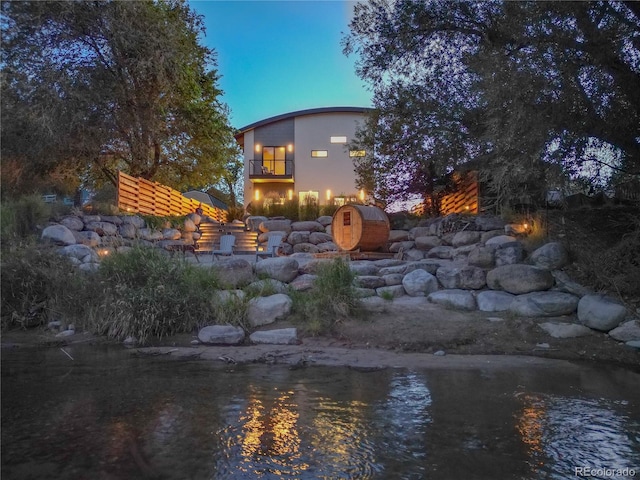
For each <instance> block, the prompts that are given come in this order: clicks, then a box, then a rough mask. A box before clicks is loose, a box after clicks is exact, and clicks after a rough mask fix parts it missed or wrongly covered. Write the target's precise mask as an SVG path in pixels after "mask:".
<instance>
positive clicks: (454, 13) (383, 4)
mask: <svg viewBox="0 0 640 480" xmlns="http://www.w3.org/2000/svg"><path fill="white" fill-rule="evenodd" d="M638 13H639V12H638V8H637V5H635V4H632V3H626V2H502V1H477V2H450V1H443V0H433V1H427V0H425V1H415V0H398V1H385V0H373V1H371V2H369V3H366V4H358V5H357V7H356V9H355V14H354V17H353V20H352V22H351V25H350V27H351V33H350V35H348V36H347V37H346V38H345V52H346V53H352V52H356V53H357V54H358V55H359V60H358V66H357V71H358V74H359V75H360V76H361V77H362V78H363V79H365V80H366V81H367V82H369V83H370V84H371V85H372V86H373V91H374V106H375V107H376V112H375V115H376V119H375V121H373V120H372V121H371V122H370V127H371V128H370V129H371V130H372V131H369V132H368V133H365V132H364V131H363V132H362V134H361V137H360V139H359V141H365V140H367V139H368V141H369V143H371V142H373V147H374V148H373V149H370V150H368V151H370V152H372V154H373V155H372V158H367V159H365V160H362V159H361V160H360V162H361V163H365V162H368V164H369V166H372V167H374V168H377V169H378V170H380V171H383V172H386V175H384V176H381V177H379V181H378V184H377V186H378V188H379V189H380V190H382V191H386V192H387V194H388V195H391V196H392V197H393V196H394V195H395V196H396V197H397V196H403V195H406V194H408V193H415V194H421V195H423V196H424V195H429V194H431V192H432V191H433V189H434V181H433V179H434V175H435V178H437V176H438V175H444V174H446V173H447V172H449V171H450V170H451V169H452V168H454V167H456V166H459V165H460V164H463V163H468V162H473V165H474V167H478V166H480V167H484V168H482V170H483V171H484V172H489V173H490V180H491V183H492V185H493V187H494V192H495V193H496V195H497V197H499V199H500V200H504V199H506V198H507V197H509V196H513V195H514V194H516V193H520V192H523V191H524V190H526V187H527V185H531V184H540V183H544V179H545V178H548V181H549V182H551V181H555V180H556V178H553V179H552V178H551V177H552V176H555V177H557V176H558V173H559V172H560V173H561V174H565V175H572V174H576V173H577V172H580V173H585V172H586V171H587V168H586V167H591V169H590V171H591V172H595V173H602V172H603V171H604V170H605V169H602V168H599V167H602V166H603V165H607V169H609V170H608V172H609V173H610V171H611V170H610V168H609V166H613V167H614V169H617V170H619V171H624V172H627V173H629V174H636V175H637V174H638V173H640V18H639V17H638ZM364 143H366V142H364ZM605 152H608V155H606V154H605ZM370 176H371V175H370ZM560 176H562V175H560ZM407 179H410V181H407ZM420 179H421V180H420ZM541 180H543V181H542V182H541ZM381 182H382V184H381Z"/></svg>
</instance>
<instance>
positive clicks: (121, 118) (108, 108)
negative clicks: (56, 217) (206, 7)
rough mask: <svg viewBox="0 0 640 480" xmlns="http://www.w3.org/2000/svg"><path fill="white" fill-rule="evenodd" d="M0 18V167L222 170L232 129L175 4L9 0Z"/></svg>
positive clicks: (194, 30)
mask: <svg viewBox="0 0 640 480" xmlns="http://www.w3.org/2000/svg"><path fill="white" fill-rule="evenodd" d="M2 15H3V18H2V33H3V42H2V53H3V63H2V162H3V176H4V172H5V171H10V170H11V171H20V172H22V177H21V178H23V179H24V178H25V176H26V178H27V179H29V180H32V179H33V178H35V177H37V176H47V175H49V174H50V172H52V171H60V170H63V171H64V170H66V171H73V172H75V173H77V174H78V175H80V177H81V178H84V179H90V180H97V181H100V179H105V178H106V179H108V180H110V181H112V182H113V181H114V180H115V178H116V173H117V170H118V169H122V170H124V171H126V172H127V173H129V174H131V175H134V176H140V177H143V178H146V179H152V180H155V181H158V182H161V183H165V184H168V185H170V186H172V187H174V188H177V189H181V188H185V187H186V186H191V187H198V188H200V187H204V186H206V185H210V184H212V183H215V182H216V181H217V180H218V179H219V178H220V177H221V175H222V173H223V169H224V165H225V162H226V161H227V159H226V158H225V155H226V154H227V152H228V145H229V144H230V143H231V142H232V141H233V137H232V129H231V127H230V125H229V122H228V112H227V107H226V106H225V105H224V104H223V103H221V101H220V95H221V91H220V90H219V88H218V86H217V83H218V74H217V72H216V70H215V65H216V64H215V52H213V51H212V50H211V49H208V48H207V47H204V46H203V45H201V44H200V41H199V35H200V34H201V33H202V31H203V24H202V19H201V17H199V16H197V15H196V14H195V13H194V12H193V11H191V10H190V9H189V7H188V5H187V4H186V3H185V2H184V1H181V0H162V1H135V2H122V1H95V2H89V1H82V2H79V1H68V2H31V1H28V2H13V1H12V2H3V3H2ZM9 167H13V169H11V168H9ZM16 176H20V175H18V174H16ZM25 183H28V182H24V181H23V182H22V184H23V185H22V186H23V187H25Z"/></svg>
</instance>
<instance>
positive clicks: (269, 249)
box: [256, 235, 282, 262]
mask: <svg viewBox="0 0 640 480" xmlns="http://www.w3.org/2000/svg"><path fill="white" fill-rule="evenodd" d="M281 243H282V235H271V236H270V237H269V240H267V246H266V247H265V249H264V250H260V245H257V246H256V262H257V261H258V260H259V259H260V258H261V257H275V256H276V253H277V252H278V247H280V244H281Z"/></svg>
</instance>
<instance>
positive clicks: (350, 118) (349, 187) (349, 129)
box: [295, 113, 363, 204]
mask: <svg viewBox="0 0 640 480" xmlns="http://www.w3.org/2000/svg"><path fill="white" fill-rule="evenodd" d="M362 121H363V117H362V115H361V114H357V113H322V114H317V115H305V116H302V117H297V118H296V119H295V181H296V182H295V190H296V194H298V193H299V192H306V191H309V190H312V191H317V192H319V200H320V204H325V203H326V202H327V197H326V192H327V190H331V194H332V195H333V196H335V195H340V194H344V195H350V194H355V193H356V186H355V173H354V171H353V159H352V158H350V157H349V151H348V150H347V145H346V144H341V143H333V144H332V143H331V141H330V140H331V137H332V136H346V137H347V141H348V142H349V141H351V140H352V139H353V137H354V135H355V132H356V127H357V123H358V122H362ZM312 150H327V153H328V156H327V157H326V158H314V157H312V156H311V151H312Z"/></svg>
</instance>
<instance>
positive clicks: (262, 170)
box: [249, 160, 293, 183]
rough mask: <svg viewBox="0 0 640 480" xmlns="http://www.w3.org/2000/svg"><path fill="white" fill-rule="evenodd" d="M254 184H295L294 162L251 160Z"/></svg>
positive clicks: (250, 173)
mask: <svg viewBox="0 0 640 480" xmlns="http://www.w3.org/2000/svg"><path fill="white" fill-rule="evenodd" d="M249 180H251V181H252V182H253V183H272V182H280V183H293V160H249Z"/></svg>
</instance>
